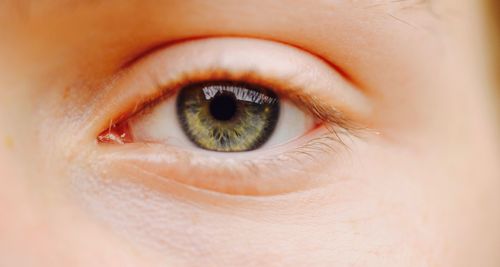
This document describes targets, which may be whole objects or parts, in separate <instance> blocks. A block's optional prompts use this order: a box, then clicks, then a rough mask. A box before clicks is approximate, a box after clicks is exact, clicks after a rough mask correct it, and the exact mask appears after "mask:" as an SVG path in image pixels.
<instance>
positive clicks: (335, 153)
mask: <svg viewBox="0 0 500 267" xmlns="http://www.w3.org/2000/svg"><path fill="white" fill-rule="evenodd" d="M290 146H291V147H294V148H292V149H290V148H286V147H283V148H280V151H273V152H269V153H267V154H266V155H263V153H252V152H250V153H251V154H250V155H249V152H245V153H242V154H241V155H239V156H238V155H234V156H231V157H229V156H228V154H225V153H222V154H225V155H222V156H221V155H220V154H221V153H218V154H217V156H215V154H214V153H213V152H206V153H200V152H201V151H196V152H193V151H188V150H183V149H179V148H176V147H172V146H168V145H160V144H126V145H123V146H104V147H101V149H102V151H101V152H102V153H100V154H101V157H100V158H99V162H100V164H99V166H100V168H102V169H106V170H108V171H109V172H111V173H108V175H118V176H123V175H125V176H135V178H137V177H139V179H140V177H149V178H145V179H151V178H152V177H154V178H156V179H161V180H163V179H165V180H168V181H175V182H177V183H179V184H184V185H185V186H188V187H193V188H197V189H198V190H200V189H201V190H207V191H214V192H219V193H223V194H229V195H248V196H265V195H276V194H285V193H291V192H294V191H303V190H308V189H311V188H314V187H318V186H321V185H324V184H326V183H329V182H332V180H334V179H335V178H334V177H332V176H331V174H329V175H328V176H327V177H324V176H323V175H321V173H323V172H324V171H325V170H326V169H327V168H325V166H329V167H333V166H334V165H335V158H336V157H339V156H340V154H344V153H348V152H347V151H345V150H343V149H344V147H343V146H344V145H343V144H341V143H340V141H339V140H338V139H337V137H332V136H331V135H330V134H326V135H321V136H318V137H317V138H313V140H312V141H309V142H307V143H306V144H303V145H302V146H301V145H298V144H290ZM297 147H298V148H297ZM339 152H340V154H339ZM231 154H233V153H231ZM243 154H244V155H243ZM325 164H326V165H325Z"/></svg>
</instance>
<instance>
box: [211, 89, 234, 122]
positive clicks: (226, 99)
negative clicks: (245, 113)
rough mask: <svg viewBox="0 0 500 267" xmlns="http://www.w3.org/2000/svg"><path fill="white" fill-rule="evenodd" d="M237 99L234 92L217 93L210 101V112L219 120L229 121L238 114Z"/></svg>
mask: <svg viewBox="0 0 500 267" xmlns="http://www.w3.org/2000/svg"><path fill="white" fill-rule="evenodd" d="M236 101H237V100H236V97H235V96H234V94H228V93H222V94H217V95H216V96H215V97H214V98H213V99H212V101H211V102H210V114H211V115H212V116H213V117H214V118H215V119H217V120H220V121H228V120H230V119H231V118H233V117H234V115H235V114H236V108H237V106H236Z"/></svg>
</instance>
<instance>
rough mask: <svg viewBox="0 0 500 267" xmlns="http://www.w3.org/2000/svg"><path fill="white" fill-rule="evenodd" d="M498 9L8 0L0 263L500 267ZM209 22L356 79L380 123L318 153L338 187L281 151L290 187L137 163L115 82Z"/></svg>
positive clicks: (443, 1) (362, 119)
mask: <svg viewBox="0 0 500 267" xmlns="http://www.w3.org/2000/svg"><path fill="white" fill-rule="evenodd" d="M285 7H286V8H285ZM481 12H482V11H481V5H480V1H476V0H470V1H467V0H450V1H447V0H434V1H428V2H427V1H377V2H376V3H375V1H370V0H363V1H343V0H328V1H291V0H279V1H230V0H217V1H203V0H189V1H176V0H170V1H168V0H166V1H152V0H151V1H118V0H117V1H57V0H47V1H33V2H29V1H24V2H20V1H14V0H12V1H3V2H2V3H1V4H0V25H3V26H2V31H1V32H0V35H1V39H2V42H0V58H2V60H1V62H0V124H1V125H2V127H0V182H1V184H2V186H1V187H0V214H1V220H0V237H1V238H0V266H499V265H500V255H499V254H498V253H497V252H498V250H499V249H500V229H499V228H498V225H500V208H499V207H498V203H500V194H498V189H500V179H499V177H500V166H499V164H498V162H499V159H500V155H499V149H498V148H499V147H500V139H499V138H498V137H499V136H500V135H499V131H498V118H497V117H496V114H497V112H496V111H495V105H496V103H494V100H493V99H494V97H493V93H492V92H493V82H492V81H493V79H492V78H491V77H490V76H488V74H489V73H491V71H490V70H489V69H488V66H489V65H488V58H489V50H488V49H487V48H486V46H485V45H484V44H485V43H487V38H488V37H489V36H488V35H487V34H486V32H487V31H486V29H487V27H486V24H484V22H483V14H482V13H481ZM204 37H213V38H219V37H245V38H250V39H252V40H253V39H258V40H266V41H269V42H273V43H278V44H280V45H284V46H287V47H295V48H294V49H300V50H301V51H306V52H307V53H308V55H310V57H311V58H315V59H316V60H318V59H319V58H321V59H322V60H323V62H327V63H328V66H330V67H331V73H335V75H336V76H335V77H342V81H345V82H346V84H349V86H348V89H345V91H342V92H344V94H345V95H344V96H345V99H347V100H346V101H347V102H346V101H344V102H342V101H337V102H339V103H340V104H338V106H340V107H341V109H343V110H344V109H345V110H346V111H345V112H346V113H347V114H349V116H348V117H349V119H350V120H352V121H353V122H355V123H357V124H359V125H362V126H363V129H364V130H360V132H358V133H357V134H356V135H355V136H351V137H352V139H349V138H347V139H346V140H350V141H346V146H347V147H348V148H347V149H345V148H343V147H340V146H339V147H338V149H334V150H335V151H330V152H329V153H328V154H327V155H323V154H322V155H320V156H318V158H317V159H316V160H312V161H308V162H306V163H303V165H304V166H308V167H310V169H311V170H310V171H308V174H310V176H312V177H313V178H321V181H322V182H321V183H317V184H314V186H311V187H306V186H305V185H304V184H303V183H301V181H303V178H304V177H302V176H300V175H299V176H297V175H296V174H292V173H289V174H288V173H286V170H287V169H289V168H290V166H288V165H278V166H275V168H277V169H278V170H280V171H281V172H279V173H280V175H278V176H281V177H278V178H281V180H280V179H278V180H276V181H277V182H276V181H274V183H273V188H278V187H280V186H283V187H287V188H292V189H293V190H288V189H287V190H285V191H286V193H283V192H282V193H280V194H274V193H269V194H266V195H258V194H255V195H246V196H241V195H238V194H231V192H229V193H228V192H222V193H221V192H213V191H211V190H208V189H213V188H212V187H210V186H208V189H207V188H205V189H199V188H197V187H195V188H193V187H190V186H187V185H186V184H183V183H182V182H180V183H178V182H176V181H175V179H168V178H169V177H168V176H169V175H174V174H172V173H170V172H169V171H167V173H166V174H162V175H160V176H155V175H151V174H147V173H146V172H143V171H135V172H134V171H133V170H132V169H130V170H129V169H126V168H122V167H120V166H122V165H119V164H118V163H120V162H121V160H122V159H120V158H117V157H109V154H110V151H115V149H117V148H116V147H115V146H111V147H108V149H102V146H100V145H99V144H96V141H95V140H96V137H97V135H98V134H99V130H100V129H101V128H100V127H102V126H103V125H106V123H107V122H108V121H109V120H112V119H114V117H113V115H112V114H115V113H119V112H121V110H119V109H120V108H123V107H122V106H120V105H119V104H116V103H122V102H121V100H120V101H119V100H117V99H121V98H124V97H125V96H124V95H125V94H122V93H120V94H114V95H116V97H109V95H112V96H113V94H107V93H109V92H113V90H117V89H116V88H113V86H110V84H112V83H110V80H111V79H112V78H113V77H115V75H116V74H117V73H119V72H120V70H122V69H123V68H132V69H134V72H133V73H136V72H135V71H137V73H138V72H139V71H140V70H142V67H140V66H146V67H145V68H150V69H152V68H154V66H157V65H155V64H156V63H148V62H155V60H156V61H159V59H158V58H162V57H166V55H167V53H169V52H167V50H168V49H169V47H171V46H172V45H173V43H182V42H183V41H182V40H191V39H197V40H198V38H204ZM245 40H248V39H245ZM195 41H196V40H195ZM199 41H200V42H203V39H199ZM196 42H198V41H196ZM245 42H246V41H245ZM224 44H225V45H232V44H234V43H224ZM253 47H255V49H260V47H261V46H259V45H256V46H253ZM208 48H210V46H207V49H208ZM262 49H264V45H263V46H262ZM266 49H267V48H266ZM290 49H291V48H290ZM171 51H172V50H171ZM266 51H267V50H266ZM273 51H274V50H273ZM280 51H281V50H280ZM286 51H287V52H286V53H290V57H292V56H294V52H290V51H291V50H286ZM248 53H260V52H258V51H250V52H248ZM189 55H190V57H189V58H195V59H196V56H197V54H196V53H194V52H193V53H192V54H189ZM176 56H177V55H175V56H174V57H176ZM178 56H180V54H179V55H178ZM254 58H255V57H254ZM193 62H197V61H193ZM315 62H316V61H315ZM268 63H269V64H271V61H269V62H268ZM260 64H262V65H264V66H267V65H266V62H265V60H264V61H263V62H261V63H260ZM273 64H278V65H279V63H276V62H273ZM304 64H305V63H304ZM311 64H312V63H311ZM318 64H319V63H318ZM159 75H163V74H159ZM165 75H166V74H165ZM332 75H333V74H332ZM131 77H132V78H131ZM133 77H136V76H133V75H131V76H126V78H124V79H118V81H119V82H118V83H119V84H123V83H124V81H138V80H140V79H139V78H133ZM162 77H163V76H162ZM317 78H318V80H317V82H318V84H321V82H322V81H323V79H327V78H326V77H324V76H320V77H317ZM330 78H331V77H330ZM339 79H340V78H339ZM132 84H133V83H127V88H129V87H130V88H132ZM121 86H123V85H121ZM313 87H314V86H311V88H313ZM109 88H111V89H109ZM117 88H118V87H117ZM119 88H122V87H119ZM317 88H323V90H327V89H325V87H321V86H318V87H317ZM346 88H347V87H346ZM134 90H136V91H134V92H138V90H139V89H138V88H136V89H134ZM304 90H307V88H306V89H304ZM118 91H119V92H122V91H120V90H118ZM127 92H128V91H127ZM339 92H341V91H339ZM346 92H347V93H346ZM349 92H350V93H349ZM354 92H356V93H354ZM360 92H361V93H360ZM316 93H317V92H316ZM339 94H340V93H338V94H337V93H335V94H333V95H337V96H338V95H339ZM353 94H359V95H362V96H363V98H362V99H363V101H360V100H359V99H360V98H359V97H358V98H356V97H349V96H350V95H353ZM101 96H102V97H101ZM105 96H108V97H105ZM325 99H327V100H325V101H327V103H330V105H334V104H333V103H334V100H331V101H330V102H328V99H330V98H325ZM332 99H335V97H332ZM353 99H357V100H353ZM337 100H338V99H337ZM342 103H343V104H342ZM346 103H347V104H346ZM367 107H369V109H367ZM355 110H364V111H363V112H359V113H356V112H355ZM349 111H352V112H351V113H349ZM361 113H362V114H363V115H360V114H361ZM101 130H102V129H101ZM293 146H294V143H291V144H288V145H286V146H285V147H284V149H292V148H293ZM128 149H131V150H133V149H134V148H133V147H132V148H128ZM127 152H130V150H127ZM133 152H134V153H138V154H137V155H139V156H141V155H142V154H141V153H142V152H137V151H136V150H133ZM159 153H161V151H160V152H159ZM257 153H269V152H265V151H263V152H257V151H256V152H254V154H252V155H254V156H256V155H257V156H258V154H257ZM276 153H277V152H276ZM314 161H317V162H321V164H320V165H321V166H316V165H313V164H314ZM221 162H224V161H221ZM311 162H312V163H311ZM325 162H326V163H325ZM217 166H218V165H217ZM220 166H222V165H220ZM183 167H186V166H184V165H183V164H178V166H177V167H176V168H183ZM152 168H153V167H152ZM156 168H160V167H158V166H157V167H156ZM186 168H187V167H186ZM283 170H285V171H283ZM211 171H215V170H214V169H211ZM281 173H282V175H281ZM248 175H250V174H248ZM198 176H200V177H201V176H207V177H209V176H210V173H208V171H207V173H206V174H203V173H202V174H199V175H198ZM198 176H196V177H198ZM243 176H245V175H243ZM296 176H297V177H296ZM221 177H222V178H224V175H222V176H221ZM222 178H221V179H222ZM288 178H290V179H289V181H291V182H290V184H287V182H286V180H287V179H288ZM260 183H265V181H261V182H260ZM273 190H274V189H273ZM278 191H279V190H278ZM272 192H274V191H272ZM280 192H281V191H280Z"/></svg>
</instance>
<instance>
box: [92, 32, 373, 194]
mask: <svg viewBox="0 0 500 267" xmlns="http://www.w3.org/2000/svg"><path fill="white" fill-rule="evenodd" d="M106 90H107V94H105V95H104V96H103V97H102V98H103V99H105V101H106V102H107V103H109V105H107V106H105V108H104V110H102V111H101V112H102V114H105V115H103V117H108V118H109V119H108V120H107V121H105V120H104V121H103V124H104V125H105V128H104V129H102V130H101V132H100V133H99V134H98V135H97V140H98V143H99V144H100V145H101V146H102V147H101V149H103V151H102V153H101V155H102V158H101V160H100V162H101V163H102V164H109V166H108V167H106V168H107V170H108V171H109V170H114V172H115V173H114V175H126V176H129V175H135V176H140V177H142V178H141V180H142V179H146V178H144V177H146V176H147V177H150V176H151V175H153V176H152V177H150V178H148V179H157V178H158V177H160V178H161V179H164V180H165V181H175V182H178V183H181V184H185V185H188V186H190V187H196V188H201V189H205V190H210V191H217V192H221V193H227V194H236V195H269V194H278V193H286V192H292V191H295V190H306V189H308V188H311V187H313V186H317V185H318V184H322V183H324V182H325V180H327V179H329V178H331V177H324V176H322V175H315V176H314V177H313V178H311V175H310V174H311V173H313V172H315V173H316V172H317V171H318V170H319V171H320V172H321V168H322V166H325V164H327V165H328V166H334V165H335V162H334V161H333V160H332V159H334V158H335V157H336V156H338V155H337V154H336V153H335V152H336V151H339V150H340V149H341V148H343V147H345V146H346V145H348V142H346V141H345V140H343V137H348V139H349V140H352V138H354V137H355V136H354V135H352V134H351V133H352V132H353V131H354V130H355V128H356V127H354V125H355V123H354V119H356V120H358V121H361V118H362V116H363V113H364V112H366V110H367V109H366V108H367V107H368V105H363V104H364V103H365V102H364V99H365V98H364V96H363V95H362V94H361V93H360V92H359V91H357V90H355V88H354V87H353V86H352V85H350V84H349V83H348V82H347V81H345V80H344V78H343V77H342V76H341V75H340V74H339V73H338V72H336V71H335V70H334V69H332V67H331V66H328V65H327V64H325V62H323V61H322V60H320V59H317V58H316V57H314V56H312V55H309V54H307V53H305V52H303V51H301V50H300V49H297V48H293V47H289V46H286V45H283V44H277V43H273V42H268V41H263V40H252V39H241V38H215V39H207V40H195V41H189V42H186V43H181V44H177V45H174V46H172V47H167V48H166V49H164V50H162V51H159V52H157V53H152V54H151V55H149V56H147V57H146V58H145V59H143V60H141V61H139V62H138V63H136V64H134V65H133V66H132V67H131V69H129V70H127V71H126V72H124V73H122V74H121V76H120V77H119V78H118V79H117V81H115V82H114V83H112V84H111V85H110V86H109V88H107V89H106ZM106 99H109V100H106ZM351 119H352V120H351ZM228 152H231V153H228ZM328 159H330V161H328ZM297 163H300V164H297ZM102 168H104V167H102ZM108 171H107V172H108ZM326 173H327V172H325V174H326ZM154 177H156V178H154Z"/></svg>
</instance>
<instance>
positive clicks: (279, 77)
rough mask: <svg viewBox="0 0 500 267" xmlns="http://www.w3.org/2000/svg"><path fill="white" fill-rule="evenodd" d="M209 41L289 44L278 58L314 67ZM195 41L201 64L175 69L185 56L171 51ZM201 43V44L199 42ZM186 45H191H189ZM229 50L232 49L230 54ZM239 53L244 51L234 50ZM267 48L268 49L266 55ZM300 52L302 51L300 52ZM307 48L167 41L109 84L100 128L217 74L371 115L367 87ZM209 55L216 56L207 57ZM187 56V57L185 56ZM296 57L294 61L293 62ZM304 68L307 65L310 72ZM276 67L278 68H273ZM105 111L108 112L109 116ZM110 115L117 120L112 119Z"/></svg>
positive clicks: (239, 40) (323, 106) (97, 128)
mask: <svg viewBox="0 0 500 267" xmlns="http://www.w3.org/2000/svg"><path fill="white" fill-rule="evenodd" d="M197 42H202V44H199V45H198V44H197ZM203 42H209V44H208V46H210V42H212V43H214V42H215V43H216V44H220V43H224V42H230V43H231V44H234V45H240V46H242V44H245V43H246V42H255V43H257V44H261V45H262V46H263V47H264V48H268V47H271V49H275V50H277V51H278V52H280V49H282V48H281V47H284V48H283V50H285V54H283V55H278V58H280V57H281V58H283V61H287V60H288V61H289V62H288V63H289V64H292V65H293V64H294V63H295V62H294V61H297V64H298V65H300V63H301V62H306V63H307V64H309V65H307V68H309V69H303V68H304V67H303V66H291V67H287V66H285V67H283V66H279V67H278V69H279V68H282V69H284V70H285V71H281V70H274V69H273V68H276V66H269V65H273V64H274V63H272V62H267V63H266V62H263V63H260V62H258V61H259V59H253V58H248V56H247V59H246V60H250V61H252V60H253V61H254V62H250V63H248V62H244V61H245V59H241V60H239V59H238V57H239V56H240V57H245V55H244V54H238V53H240V52H238V51H236V52H234V51H229V52H227V51H226V50H223V51H220V50H219V51H217V53H219V54H218V55H215V56H213V55H210V53H211V51H208V52H207V51H203V50H202V49H201V48H206V44H205V43H203ZM190 45H191V46H194V47H195V48H197V49H199V50H200V51H201V52H200V54H201V55H200V57H202V58H201V59H200V58H196V59H195V60H193V65H196V66H194V67H192V69H191V70H189V67H188V68H187V69H182V68H180V69H177V70H173V69H175V68H176V67H177V66H174V65H175V62H174V63H172V61H176V60H177V62H183V61H182V59H178V58H177V56H178V55H174V56H175V57H173V56H172V55H169V54H168V53H169V51H170V52H171V51H172V49H177V50H182V49H187V50H189V49H190V48H189V46H190ZM197 45H198V46H199V47H197ZM252 45H253V43H252ZM175 46H177V47H175ZM186 46H188V47H187V48H186ZM243 46H245V45H243ZM247 46H248V45H247ZM200 47H201V48H200ZM229 50H231V49H229ZM233 50H234V49H233ZM261 50H265V49H261ZM226 52H227V53H228V54H229V55H226ZM274 52H276V51H274ZM288 52H290V54H291V56H292V58H293V57H295V58H293V59H292V60H290V59H289V58H284V55H285V56H290V55H288V54H286V53H288ZM203 53H205V54H203ZM235 53H236V54H238V55H234V54H235ZM259 53H260V55H259ZM262 53H264V55H262ZM266 53H267V54H269V53H268V52H266V51H264V52H263V51H260V52H259V51H257V52H256V54H257V56H260V59H264V60H265V54H266ZM294 53H295V54H298V55H294ZM275 54H276V53H275ZM275 54H273V55H275ZM304 54H306V52H305V51H299V50H298V49H297V48H291V47H286V46H285V45H281V44H276V43H274V42H271V41H263V40H255V39H247V38H223V37H222V38H210V39H208V40H203V39H202V40H193V41H188V42H187V44H184V43H180V44H176V45H174V47H165V48H164V49H160V50H159V51H157V52H155V53H153V54H150V55H147V56H145V57H144V58H143V59H141V60H139V61H138V62H136V63H134V64H133V65H131V66H130V67H129V68H128V69H126V70H124V71H123V72H122V73H120V74H119V75H118V76H117V78H116V79H115V80H114V82H112V83H111V84H110V85H109V86H108V87H107V88H105V89H104V90H103V91H104V92H103V96H101V98H102V99H103V101H104V102H106V103H107V104H108V105H106V106H104V110H103V109H101V110H100V113H101V114H100V116H101V119H102V121H101V122H100V123H99V122H95V124H96V128H95V132H96V134H97V133H99V132H101V131H103V130H104V129H106V128H107V127H109V126H110V125H112V124H113V123H116V122H117V121H119V120H123V119H125V118H127V117H130V115H131V114H132V113H135V112H136V111H138V110H140V109H141V107H142V105H145V104H147V103H151V102H154V101H157V99H160V98H161V97H162V96H165V95H168V94H171V93H173V90H174V89H178V88H179V86H182V85H185V84H186V83H187V82H190V81H206V80H214V79H217V77H220V79H230V78H234V79H244V81H248V82H254V83H256V84H260V85H263V86H267V87H271V88H273V87H278V89H281V88H283V89H286V92H285V93H286V94H289V93H290V94H292V95H298V96H303V99H302V100H304V98H308V99H305V100H307V101H309V102H311V101H315V102H317V104H318V105H315V106H317V107H320V109H330V110H329V111H332V112H333V111H335V109H337V108H338V110H341V111H342V113H344V114H348V113H349V111H352V110H355V109H358V111H356V112H352V114H357V115H359V118H361V117H363V115H365V114H361V113H363V112H359V109H361V110H363V109H364V113H366V111H369V110H370V105H369V103H368V102H367V100H366V98H365V97H364V96H363V95H362V93H361V92H360V91H359V90H357V89H356V88H353V87H352V85H349V84H348V81H345V80H342V79H343V77H342V76H341V74H339V73H337V74H335V70H332V69H331V68H330V67H329V66H326V63H323V62H322V61H321V60H320V59H315V58H314V57H313V56H312V55H309V56H307V55H304ZM203 57H205V58H203ZM207 57H208V58H210V57H213V58H212V59H208V60H207ZM309 57H310V58H309ZM184 60H187V59H186V58H184ZM203 60H205V62H204V63H199V62H200V61H203ZM240 61H241V62H243V66H241V64H240V65H238V66H236V67H235V66H233V65H234V62H237V63H238V64H239V63H240ZM290 61H292V62H291V63H290ZM168 64H170V65H168ZM197 64H198V65H197ZM245 64H246V65H245ZM297 64H296V65H297ZM169 68H170V71H169ZM294 68H295V69H294ZM290 69H291V70H292V71H291V72H290V73H288V74H282V73H278V72H286V71H290ZM268 70H269V71H268ZM302 70H304V71H305V72H304V71H302ZM273 71H274V72H275V73H272V74H269V73H268V72H273ZM301 71H302V72H301ZM287 75H289V76H287ZM314 75H316V76H318V75H319V76H320V77H321V78H322V79H323V80H326V82H324V83H323V84H322V85H317V84H316V85H315V84H314V83H315V82H317V80H318V79H314V77H308V76H314ZM335 75H337V77H333V76H335ZM290 76H294V77H290ZM316 78H317V77H316ZM315 80H316V81H315ZM285 83H288V84H285ZM284 87H286V88H284ZM320 87H324V88H320ZM343 87H351V88H343ZM165 88H167V90H165ZM313 91H314V92H313ZM329 91H332V92H329ZM299 92H300V93H299ZM318 93H321V94H322V95H318ZM335 98H336V99H335ZM155 99H156V100H155ZM299 100H301V99H299ZM326 100H336V101H337V104H334V103H331V102H330V103H329V102H328V101H326ZM352 102H358V103H352ZM320 104H322V105H320ZM321 106H322V107H321ZM101 108H103V107H101ZM334 108H335V109H334ZM349 109H352V110H349ZM324 111H326V110H324ZM105 114H107V115H106V116H104V115H105ZM352 114H349V115H352ZM105 117H107V118H105ZM110 118H111V120H113V121H111V122H110V121H109V120H110ZM359 118H356V119H359Z"/></svg>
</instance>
